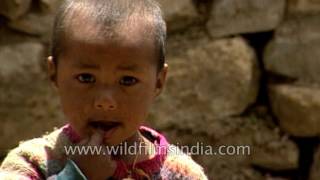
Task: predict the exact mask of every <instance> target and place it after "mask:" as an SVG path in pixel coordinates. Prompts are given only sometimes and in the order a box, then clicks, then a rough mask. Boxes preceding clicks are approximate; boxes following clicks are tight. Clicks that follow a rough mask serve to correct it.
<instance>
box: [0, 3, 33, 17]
mask: <svg viewBox="0 0 320 180" xmlns="http://www.w3.org/2000/svg"><path fill="white" fill-rule="evenodd" d="M30 5H31V0H1V1H0V14H2V15H4V16H6V17H7V18H9V19H11V20H14V19H17V18H19V17H21V16H22V15H24V14H25V13H26V12H27V11H28V10H29V8H30Z"/></svg>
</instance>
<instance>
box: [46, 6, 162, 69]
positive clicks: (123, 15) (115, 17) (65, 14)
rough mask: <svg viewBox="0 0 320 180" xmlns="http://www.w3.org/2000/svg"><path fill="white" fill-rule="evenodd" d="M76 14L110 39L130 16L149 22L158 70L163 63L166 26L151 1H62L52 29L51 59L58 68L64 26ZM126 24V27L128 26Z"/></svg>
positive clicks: (158, 8) (65, 33) (65, 27)
mask: <svg viewBox="0 0 320 180" xmlns="http://www.w3.org/2000/svg"><path fill="white" fill-rule="evenodd" d="M77 10H80V11H84V12H85V13H86V16H88V17H89V18H90V19H93V20H94V21H95V22H94V23H96V24H97V25H101V26H100V28H99V34H101V35H102V36H106V37H108V36H112V34H113V33H114V32H115V29H116V25H123V24H124V23H125V22H127V21H128V20H129V18H130V16H131V15H132V14H134V13H135V14H136V13H138V15H139V16H142V17H151V18H152V19H153V21H152V22H153V31H154V32H152V33H153V34H154V36H155V44H156V52H158V53H157V54H158V60H159V61H158V70H160V69H162V68H163V65H164V63H165V40H166V24H165V21H164V19H163V17H162V13H161V9H160V7H159V5H158V3H157V2H156V1H154V0H65V1H64V3H63V4H62V5H61V6H60V8H59V10H58V12H57V15H56V18H55V22H54V27H53V35H52V42H51V55H52V57H53V61H54V62H55V64H58V59H59V55H61V53H62V52H63V49H64V47H63V45H64V40H65V39H66V38H67V35H68V33H67V29H68V24H70V23H71V21H72V20H73V19H74V16H75V15H77V14H76V13H75V12H76V11H77ZM128 24H130V23H128Z"/></svg>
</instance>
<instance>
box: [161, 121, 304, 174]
mask: <svg viewBox="0 0 320 180" xmlns="http://www.w3.org/2000/svg"><path fill="white" fill-rule="evenodd" d="M229 120H230V121H231V122H234V124H236V125H235V126H236V128H233V127H232V128H229V126H231V125H232V124H231V123H230V124H224V125H223V127H221V129H222V130H221V131H223V129H233V130H231V131H228V133H226V134H225V135H224V136H221V137H219V138H218V139H212V138H211V137H208V136H205V135H204V134H201V133H200V134H197V133H192V134H191V133H189V132H186V131H180V130H179V129H178V127H173V128H170V130H163V132H164V134H165V135H166V136H167V137H169V140H170V143H172V144H175V145H178V147H180V148H181V149H187V148H186V147H187V146H188V147H189V150H190V151H191V155H193V158H194V159H195V160H196V161H197V162H199V163H200V164H201V165H202V166H203V167H204V169H205V171H206V173H207V175H208V177H209V179H216V180H224V179H240V180H265V179H270V180H271V179H277V178H276V177H271V176H268V175H267V176H266V177H264V176H263V175H262V174H260V173H259V172H257V171H255V170H254V169H252V167H251V166H252V165H255V166H259V167H263V168H264V169H269V170H274V171H281V170H292V169H296V168H298V155H299V152H298V148H297V146H296V145H295V144H294V142H293V141H292V140H290V139H288V138H287V137H286V136H283V135H282V133H281V132H280V131H279V129H278V128H277V127H276V126H275V125H274V124H273V122H271V121H270V122H267V119H261V118H257V117H254V116H249V117H242V118H232V119H229ZM270 124H272V125H270ZM199 144H200V145H199ZM222 146H224V148H222V149H221V150H222V153H219V147H222ZM191 147H192V148H194V147H200V148H197V149H200V150H199V152H200V153H199V154H198V152H197V151H195V150H194V149H191ZM209 147H211V149H212V152H213V154H211V155H210V154H205V153H201V152H210V151H207V149H208V148H209ZM226 147H229V148H232V149H238V152H239V153H237V154H233V155H232V154H225V153H226V149H227V148H226ZM243 147H249V148H250V151H248V150H247V149H245V148H243ZM201 148H202V149H204V150H203V151H202V150H201ZM242 150H243V151H242Z"/></svg>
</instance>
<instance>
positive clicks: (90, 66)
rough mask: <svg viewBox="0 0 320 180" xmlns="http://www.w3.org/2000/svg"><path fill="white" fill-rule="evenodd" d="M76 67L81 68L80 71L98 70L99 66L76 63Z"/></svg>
mask: <svg viewBox="0 0 320 180" xmlns="http://www.w3.org/2000/svg"><path fill="white" fill-rule="evenodd" d="M76 66H77V67H79V68H82V69H99V66H98V65H96V64H88V63H81V62H80V63H77V64H76Z"/></svg>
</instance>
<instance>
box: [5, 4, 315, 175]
mask: <svg viewBox="0 0 320 180" xmlns="http://www.w3.org/2000/svg"><path fill="white" fill-rule="evenodd" d="M59 2H60V0H33V1H32V0H2V1H0V14H1V15H0V62H1V66H0V92H1V93H0V117H1V126H0V127H1V132H0V156H2V157H3V156H5V154H6V152H7V151H8V150H9V149H10V148H13V147H14V146H16V145H17V144H18V142H19V141H21V140H25V139H29V138H32V137H37V136H39V135H41V134H43V133H45V132H46V131H51V130H52V128H53V127H54V126H56V127H59V126H61V125H62V124H63V123H64V120H63V116H62V114H61V112H60V107H59V101H58V98H57V95H56V93H55V89H54V88H53V86H51V85H50V83H49V81H48V78H47V76H46V67H45V64H44V62H45V57H46V56H47V55H48V44H49V39H50V29H51V24H52V19H53V14H54V12H55V10H56V8H57V6H58V4H59ZM159 2H160V4H161V6H162V8H163V11H164V15H165V18H166V21H167V24H168V31H169V36H168V53H167V60H168V64H169V74H168V80H167V87H166V89H165V91H164V92H163V94H162V95H161V97H159V99H158V100H157V102H156V104H155V106H154V107H153V109H152V112H151V114H150V117H149V121H148V123H149V124H151V125H153V126H154V127H155V128H156V129H158V130H160V131H163V132H164V133H165V134H167V135H168V137H169V139H170V140H171V142H172V143H176V144H177V143H179V144H180V145H189V146H191V145H196V144H197V142H201V143H203V145H210V146H211V147H218V146H221V145H248V146H250V147H251V149H250V152H251V154H250V155H233V156H232V155H193V157H194V159H196V160H197V161H198V162H199V163H200V164H201V165H203V166H204V168H205V171H206V173H207V174H208V176H209V177H210V179H212V178H214V179H216V180H220V179H221V180H222V179H236V180H242V179H243V180H247V179H252V180H258V179H268V180H272V179H273V180H275V179H310V180H315V179H319V178H320V173H319V172H320V171H319V170H320V148H318V144H319V140H318V138H319V136H320V111H319V109H320V1H319V0H174V1H172V0H159ZM215 150H216V149H215Z"/></svg>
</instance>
